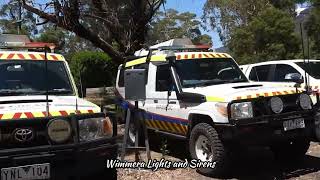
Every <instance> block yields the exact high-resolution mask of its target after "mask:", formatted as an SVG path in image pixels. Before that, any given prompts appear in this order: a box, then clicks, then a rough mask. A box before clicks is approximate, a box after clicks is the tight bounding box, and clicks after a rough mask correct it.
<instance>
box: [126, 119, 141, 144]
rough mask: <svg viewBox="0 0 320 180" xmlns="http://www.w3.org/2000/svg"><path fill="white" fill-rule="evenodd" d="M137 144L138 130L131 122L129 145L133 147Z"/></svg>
mask: <svg viewBox="0 0 320 180" xmlns="http://www.w3.org/2000/svg"><path fill="white" fill-rule="evenodd" d="M139 141H141V140H139ZM135 142H136V128H135V126H134V122H133V121H130V123H129V132H128V143H129V144H130V145H132V146H133V145H134V143H135Z"/></svg>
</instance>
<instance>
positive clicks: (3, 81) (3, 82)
mask: <svg viewBox="0 0 320 180" xmlns="http://www.w3.org/2000/svg"><path fill="white" fill-rule="evenodd" d="M47 90H48V94H50V95H73V94H74V91H73V88H72V85H71V82H70V78H69V76H68V73H67V70H66V66H65V64H64V62H62V61H54V62H53V61H47V73H46V62H45V61H31V60H12V61H5V60H3V61H0V96H8V95H33V94H46V92H47Z"/></svg>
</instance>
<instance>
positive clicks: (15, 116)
mask: <svg viewBox="0 0 320 180" xmlns="http://www.w3.org/2000/svg"><path fill="white" fill-rule="evenodd" d="M21 114H22V113H15V114H14V115H13V117H12V119H19V118H20V117H21Z"/></svg>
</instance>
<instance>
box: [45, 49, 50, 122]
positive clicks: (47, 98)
mask: <svg viewBox="0 0 320 180" xmlns="http://www.w3.org/2000/svg"><path fill="white" fill-rule="evenodd" d="M44 60H45V80H46V82H45V83H46V84H45V85H46V111H47V113H46V115H47V117H48V116H49V92H48V91H49V90H48V88H49V87H48V82H49V80H48V57H47V46H45V47H44Z"/></svg>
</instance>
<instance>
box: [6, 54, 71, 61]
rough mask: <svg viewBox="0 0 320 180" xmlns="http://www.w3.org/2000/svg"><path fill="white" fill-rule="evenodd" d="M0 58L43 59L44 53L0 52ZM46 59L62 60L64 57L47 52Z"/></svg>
mask: <svg viewBox="0 0 320 180" xmlns="http://www.w3.org/2000/svg"><path fill="white" fill-rule="evenodd" d="M0 60H45V54H44V53H30V52H0ZM47 60H51V61H64V60H65V59H64V57H63V56H62V55H60V54H51V53H47Z"/></svg>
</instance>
